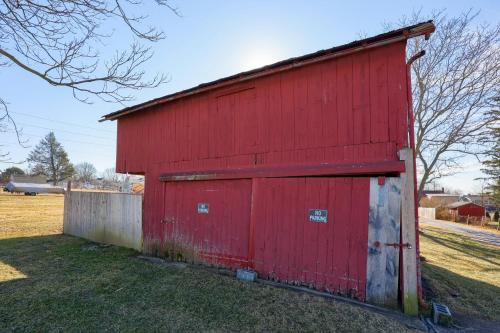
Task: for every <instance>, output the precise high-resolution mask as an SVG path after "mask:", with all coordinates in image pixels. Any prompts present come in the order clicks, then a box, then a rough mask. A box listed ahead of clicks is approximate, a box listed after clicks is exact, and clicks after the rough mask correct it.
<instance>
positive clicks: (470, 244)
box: [420, 230, 500, 268]
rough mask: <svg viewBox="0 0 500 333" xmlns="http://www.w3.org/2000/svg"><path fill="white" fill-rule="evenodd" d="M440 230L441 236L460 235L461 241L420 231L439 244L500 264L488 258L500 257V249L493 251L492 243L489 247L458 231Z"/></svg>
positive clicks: (496, 264)
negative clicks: (459, 233)
mask: <svg viewBox="0 0 500 333" xmlns="http://www.w3.org/2000/svg"><path fill="white" fill-rule="evenodd" d="M439 232H440V236H445V237H446V236H451V237H455V238H456V237H459V238H460V241H456V240H453V239H450V238H451V237H450V238H446V239H444V238H443V237H437V236H433V235H430V234H429V233H427V232H425V231H420V237H425V238H428V239H429V240H431V241H433V242H435V243H437V244H439V245H442V246H445V247H448V248H450V249H453V250H456V251H459V252H461V253H464V254H467V255H469V256H471V257H474V258H477V259H481V260H484V261H486V262H488V263H490V264H492V265H495V266H499V265H498V263H496V262H494V261H492V260H490V259H488V258H490V257H491V258H494V257H498V253H499V251H492V250H491V247H492V245H490V247H488V246H486V245H483V244H477V242H474V241H472V240H470V239H469V238H468V237H467V236H462V235H457V234H456V233H453V232H447V231H444V230H439ZM499 268H500V266H499Z"/></svg>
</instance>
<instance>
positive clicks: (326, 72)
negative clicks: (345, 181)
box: [117, 42, 407, 173]
mask: <svg viewBox="0 0 500 333" xmlns="http://www.w3.org/2000/svg"><path fill="white" fill-rule="evenodd" d="M405 82H406V76H405V42H400V43H396V44H392V45H389V46H386V47H382V48H377V49H373V50H370V51H365V52H360V53H357V54H355V55H351V56H346V57H342V58H339V59H336V60H329V61H326V62H323V63H318V64H314V65H310V66H306V67H301V68H299V69H295V70H290V71H287V72H283V73H280V74H275V75H271V76H267V77H263V78H259V79H255V80H253V81H250V82H247V83H245V84H240V85H239V86H236V87H235V86H232V87H231V88H226V89H219V90H216V91H213V92H208V93H204V94H200V95H195V96H192V97H189V98H186V99H182V100H177V101H174V102H171V103H167V104H165V105H159V106H156V107H153V108H151V110H148V111H146V112H141V113H138V114H132V115H129V116H124V117H122V118H119V120H118V151H117V170H118V171H120V172H137V173H146V172H147V171H148V170H146V169H147V168H148V166H151V164H153V163H161V164H162V168H163V169H162V171H164V172H168V171H182V170H185V169H206V168H216V167H226V166H228V165H232V166H245V165H247V166H249V165H255V164H264V165H272V164H289V163H300V162H315V161H316V162H324V161H326V162H339V161H348V162H351V161H354V162H358V161H379V160H397V156H396V153H397V151H398V149H400V148H401V147H403V146H406V145H407V135H406V126H407V119H406V113H405V110H406V109H407V105H406V103H407V102H406V96H405V94H404V93H403V92H404V87H405ZM145 143H147V144H145Z"/></svg>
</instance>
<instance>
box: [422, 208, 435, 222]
mask: <svg viewBox="0 0 500 333" xmlns="http://www.w3.org/2000/svg"><path fill="white" fill-rule="evenodd" d="M418 217H420V218H424V219H430V220H435V219H436V208H426V207H418Z"/></svg>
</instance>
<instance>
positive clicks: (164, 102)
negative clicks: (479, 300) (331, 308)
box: [103, 22, 434, 313]
mask: <svg viewBox="0 0 500 333" xmlns="http://www.w3.org/2000/svg"><path fill="white" fill-rule="evenodd" d="M433 31H434V25H433V24H432V22H426V23H421V24H418V25H414V26H410V27H406V28H402V29H399V30H395V31H391V32H388V33H385V34H382V35H378V36H375V37H371V38H367V39H364V40H360V41H355V42H352V43H350V44H346V45H342V46H338V47H334V48H331V49H327V50H322V51H318V52H316V53H312V54H308V55H304V56H301V57H297V58H292V59H288V60H284V61H281V62H278V63H275V64H272V65H269V66H265V67H262V68H259V69H255V70H251V71H248V72H243V73H240V74H236V75H233V76H230V77H226V78H223V79H220V80H217V81H213V82H210V83H205V84H201V85H199V86H197V87H194V88H191V89H187V90H184V91H181V92H178V93H174V94H171V95H167V96H164V97H160V98H158V99H155V100H151V101H148V102H145V103H142V104H138V105H135V106H132V107H128V108H125V109H123V110H120V111H117V112H114V113H111V114H108V115H106V116H104V117H103V120H117V121H118V126H117V127H118V140H117V160H116V169H117V171H118V172H122V173H125V172H127V173H132V174H140V175H145V192H144V220H143V249H144V251H145V252H147V253H152V254H156V255H159V256H167V257H170V258H172V259H174V260H186V261H194V262H204V263H208V264H213V265H221V266H226V267H231V268H239V267H242V268H245V267H249V268H253V269H255V270H256V271H257V272H258V274H259V276H260V277H262V278H268V279H274V280H279V281H282V282H284V283H292V284H301V285H307V286H310V287H313V288H316V289H319V290H326V291H329V292H335V293H340V294H344V295H349V296H351V297H355V298H358V299H360V300H366V301H368V302H373V303H380V304H386V305H395V306H396V305H397V302H398V295H401V296H402V297H401V298H402V299H403V303H404V307H405V310H406V312H408V313H415V311H416V301H417V291H416V285H417V281H418V277H417V259H416V258H417V251H418V250H417V248H418V239H417V237H418V236H417V235H416V233H415V228H416V218H415V217H416V214H415V201H414V198H415V196H414V182H415V174H414V158H413V152H412V151H413V150H412V145H413V126H412V121H413V120H412V119H413V118H412V113H411V107H410V106H411V94H410V92H409V87H410V86H411V85H410V76H409V67H410V65H411V62H412V61H413V60H414V59H416V57H418V56H421V55H423V53H421V54H418V55H416V56H415V57H413V58H412V59H411V60H410V61H409V63H407V62H406V41H407V39H409V38H413V37H418V36H425V37H426V38H428V37H429V35H430V34H431V33H432V32H433ZM400 254H402V256H403V257H402V266H401V267H400V266H399V263H400V260H399V255H400ZM400 272H401V274H402V275H401V274H400Z"/></svg>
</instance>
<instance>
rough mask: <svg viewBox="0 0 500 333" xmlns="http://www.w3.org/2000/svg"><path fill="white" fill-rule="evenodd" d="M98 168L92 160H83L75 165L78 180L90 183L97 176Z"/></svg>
mask: <svg viewBox="0 0 500 333" xmlns="http://www.w3.org/2000/svg"><path fill="white" fill-rule="evenodd" d="M96 173H97V170H96V168H95V166H94V165H93V164H92V163H90V162H82V163H78V164H77V165H75V177H76V180H78V181H79V182H82V183H90V182H91V181H93V180H94V179H95V178H96Z"/></svg>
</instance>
